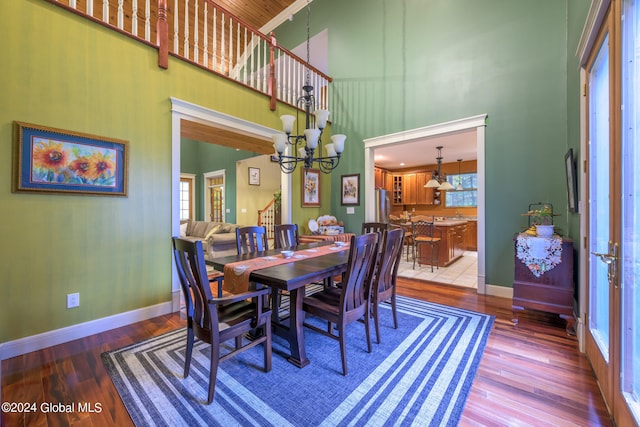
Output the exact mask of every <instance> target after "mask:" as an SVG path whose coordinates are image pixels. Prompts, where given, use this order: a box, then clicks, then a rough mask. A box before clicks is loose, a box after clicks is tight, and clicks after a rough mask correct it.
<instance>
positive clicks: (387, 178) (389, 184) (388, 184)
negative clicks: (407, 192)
mask: <svg viewBox="0 0 640 427" xmlns="http://www.w3.org/2000/svg"><path fill="white" fill-rule="evenodd" d="M384 189H385V190H387V191H388V192H389V194H392V193H393V174H392V173H391V172H389V171H386V173H385V174H384Z"/></svg>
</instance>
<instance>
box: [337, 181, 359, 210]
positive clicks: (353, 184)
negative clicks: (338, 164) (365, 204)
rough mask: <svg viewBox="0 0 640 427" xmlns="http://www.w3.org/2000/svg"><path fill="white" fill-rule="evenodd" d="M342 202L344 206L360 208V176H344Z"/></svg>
mask: <svg viewBox="0 0 640 427" xmlns="http://www.w3.org/2000/svg"><path fill="white" fill-rule="evenodd" d="M341 184H342V185H341V198H340V200H341V202H342V205H343V206H360V174H359V173H357V174H354V175H342V180H341Z"/></svg>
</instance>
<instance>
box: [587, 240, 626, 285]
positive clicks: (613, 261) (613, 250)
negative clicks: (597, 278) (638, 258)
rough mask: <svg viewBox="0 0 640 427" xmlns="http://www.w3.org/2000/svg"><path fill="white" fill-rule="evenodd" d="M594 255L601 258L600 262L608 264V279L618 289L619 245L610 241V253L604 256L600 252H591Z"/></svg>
mask: <svg viewBox="0 0 640 427" xmlns="http://www.w3.org/2000/svg"><path fill="white" fill-rule="evenodd" d="M591 254H592V255H595V256H597V257H598V258H600V261H602V262H604V263H605V264H607V279H608V280H609V284H613V286H614V287H615V288H618V281H617V277H618V259H620V257H619V256H618V244H617V243H613V242H612V241H609V253H606V254H603V253H598V252H591Z"/></svg>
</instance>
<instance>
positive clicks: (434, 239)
mask: <svg viewBox="0 0 640 427" xmlns="http://www.w3.org/2000/svg"><path fill="white" fill-rule="evenodd" d="M440 240H442V239H440V238H439V237H427V236H418V237H416V242H434V243H435V242H439V241H440Z"/></svg>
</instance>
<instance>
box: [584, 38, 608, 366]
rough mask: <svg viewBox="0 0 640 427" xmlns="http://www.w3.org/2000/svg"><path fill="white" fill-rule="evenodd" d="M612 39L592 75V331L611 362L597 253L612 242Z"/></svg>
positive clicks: (604, 268) (604, 284)
mask: <svg viewBox="0 0 640 427" xmlns="http://www.w3.org/2000/svg"><path fill="white" fill-rule="evenodd" d="M609 134H610V128H609V36H608V35H607V36H605V37H604V39H603V41H602V43H601V45H600V49H599V51H598V54H597V56H596V58H595V60H594V61H593V66H592V68H591V71H590V73H589V140H590V141H589V167H590V171H589V172H590V174H589V219H590V221H589V253H590V254H591V255H590V259H589V261H590V262H589V323H588V326H589V331H590V333H591V335H592V336H593V339H594V341H595V343H596V344H597V346H598V348H599V350H600V352H601V354H602V358H603V359H604V361H605V363H609V302H610V299H609V289H610V288H609V280H608V278H607V273H608V265H607V264H605V263H604V262H601V261H600V260H599V259H598V257H597V256H596V255H594V254H595V253H600V254H606V253H608V252H609V241H610V234H609V232H610V230H609V226H610V200H609V194H610V180H609V175H610V168H609V161H610V156H609V152H610V138H609Z"/></svg>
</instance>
